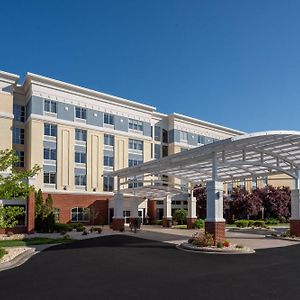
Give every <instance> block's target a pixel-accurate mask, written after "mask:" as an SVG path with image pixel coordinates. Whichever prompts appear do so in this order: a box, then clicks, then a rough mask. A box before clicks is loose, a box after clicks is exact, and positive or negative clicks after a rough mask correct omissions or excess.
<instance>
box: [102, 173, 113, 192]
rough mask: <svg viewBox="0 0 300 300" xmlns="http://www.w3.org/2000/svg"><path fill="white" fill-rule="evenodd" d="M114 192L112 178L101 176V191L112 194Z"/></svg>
mask: <svg viewBox="0 0 300 300" xmlns="http://www.w3.org/2000/svg"><path fill="white" fill-rule="evenodd" d="M113 190H114V177H111V176H107V175H104V176H103V191H105V192H112V191H113Z"/></svg>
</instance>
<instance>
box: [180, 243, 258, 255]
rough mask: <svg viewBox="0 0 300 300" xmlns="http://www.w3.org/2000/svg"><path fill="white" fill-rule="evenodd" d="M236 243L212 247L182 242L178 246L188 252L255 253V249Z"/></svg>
mask: <svg viewBox="0 0 300 300" xmlns="http://www.w3.org/2000/svg"><path fill="white" fill-rule="evenodd" d="M235 246H236V245H232V246H229V247H224V248H217V247H215V246H212V247H197V246H195V245H193V244H190V243H187V242H186V243H182V244H180V245H177V246H176V248H177V249H179V250H183V251H187V252H195V253H209V254H252V253H255V250H253V249H251V248H248V247H243V248H236V247H235Z"/></svg>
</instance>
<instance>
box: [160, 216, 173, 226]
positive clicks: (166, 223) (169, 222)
mask: <svg viewBox="0 0 300 300" xmlns="http://www.w3.org/2000/svg"><path fill="white" fill-rule="evenodd" d="M162 225H163V227H172V218H163V222H162Z"/></svg>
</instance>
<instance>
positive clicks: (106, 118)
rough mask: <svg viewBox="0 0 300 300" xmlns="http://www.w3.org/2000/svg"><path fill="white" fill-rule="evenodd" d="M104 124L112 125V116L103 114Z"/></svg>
mask: <svg viewBox="0 0 300 300" xmlns="http://www.w3.org/2000/svg"><path fill="white" fill-rule="evenodd" d="M104 124H109V125H114V115H112V114H107V113H105V114H104Z"/></svg>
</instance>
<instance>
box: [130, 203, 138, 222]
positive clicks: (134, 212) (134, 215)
mask: <svg viewBox="0 0 300 300" xmlns="http://www.w3.org/2000/svg"><path fill="white" fill-rule="evenodd" d="M138 211H139V201H138V199H136V198H133V199H132V200H131V213H130V221H131V222H137V219H138V218H139V213H138ZM136 224H137V223H136Z"/></svg>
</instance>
